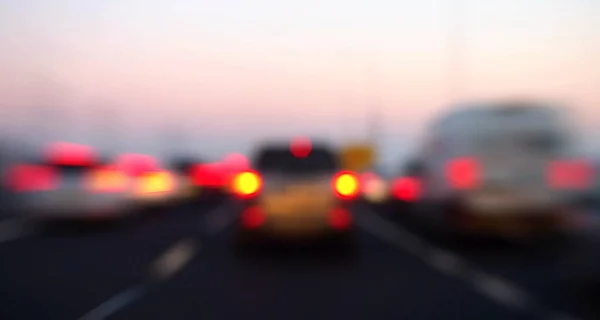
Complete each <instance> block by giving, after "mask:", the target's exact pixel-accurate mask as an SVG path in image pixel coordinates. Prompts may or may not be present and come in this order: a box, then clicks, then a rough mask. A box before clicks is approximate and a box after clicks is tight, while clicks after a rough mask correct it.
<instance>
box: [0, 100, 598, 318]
mask: <svg viewBox="0 0 600 320" xmlns="http://www.w3.org/2000/svg"><path fill="white" fill-rule="evenodd" d="M560 112H561V111H560V110H557V109H554V108H551V107H548V106H545V105H540V104H536V103H522V102H519V103H513V102H510V103H507V102H504V101H499V102H498V101H491V102H489V101H488V102H482V103H480V104H478V105H476V106H475V105H464V106H462V107H461V108H453V109H452V111H451V112H449V113H447V114H446V115H444V116H441V117H439V118H438V119H437V120H436V121H433V122H431V124H430V126H429V127H428V129H427V130H426V135H425V137H424V138H423V139H422V141H421V142H422V143H421V144H420V146H421V148H419V149H418V152H416V153H415V154H414V156H413V157H411V158H410V159H408V160H406V161H405V162H403V163H400V164H399V166H398V167H399V168H400V170H398V171H397V173H396V174H395V175H393V176H385V175H384V174H382V173H381V172H379V171H378V170H376V169H375V167H376V163H377V159H376V157H375V156H376V154H375V152H374V151H373V148H372V146H370V145H369V144H362V145H361V144H352V145H348V146H342V147H340V146H336V145H333V144H331V143H329V142H328V141H327V139H326V138H323V139H314V138H310V139H309V138H307V137H297V138H293V139H274V140H269V141H265V142H262V143H259V144H257V145H255V146H254V147H253V151H252V152H251V153H249V154H242V153H235V154H230V155H228V156H226V157H224V158H223V159H222V160H220V161H216V162H207V161H203V160H201V159H197V158H194V157H175V158H173V160H172V161H171V162H170V163H162V162H161V161H159V160H158V159H157V158H155V157H153V156H151V155H145V154H137V153H122V154H115V155H112V156H107V155H106V154H102V152H101V151H99V150H96V149H95V148H93V147H91V146H88V145H82V144H76V143H71V142H53V143H50V144H48V145H47V147H46V148H43V150H39V152H38V156H37V157H36V158H35V159H21V160H20V161H17V162H13V163H10V164H8V165H6V166H5V168H4V170H3V172H2V179H3V182H4V183H3V185H2V186H3V187H2V188H3V189H2V193H3V197H2V202H3V203H2V206H3V208H5V210H4V211H3V218H2V220H0V258H1V262H0V284H1V285H0V299H1V301H2V302H3V303H2V306H1V307H0V319H243V318H253V319H254V318H256V319H258V318H260V319H282V318H287V319H289V318H292V319H308V318H314V317H319V318H333V319H368V318H374V319H600V309H599V308H598V306H599V305H600V299H599V297H598V292H599V290H600V255H599V253H600V241H599V240H600V223H599V221H600V220H599V219H598V218H599V216H598V209H600V208H599V207H598V201H597V200H598V196H599V194H598V193H597V189H596V187H595V186H596V183H597V181H598V175H597V173H596V172H595V168H594V164H593V162H592V161H591V159H589V158H585V157H581V156H579V155H577V154H574V153H573V152H572V148H571V144H572V142H571V141H572V140H570V139H569V135H570V133H569V132H568V131H567V130H565V129H564V128H570V127H569V126H565V123H564V121H563V120H564V117H563V116H562V114H561V113H560ZM582 199H583V200H582ZM584 200H585V201H584ZM7 208H8V209H10V210H8V209H7Z"/></svg>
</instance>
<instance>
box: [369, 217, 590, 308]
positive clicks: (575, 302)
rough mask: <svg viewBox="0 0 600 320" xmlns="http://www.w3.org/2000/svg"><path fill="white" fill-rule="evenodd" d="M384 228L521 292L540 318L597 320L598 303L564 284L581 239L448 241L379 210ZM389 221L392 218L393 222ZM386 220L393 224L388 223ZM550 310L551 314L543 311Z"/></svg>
mask: <svg viewBox="0 0 600 320" xmlns="http://www.w3.org/2000/svg"><path fill="white" fill-rule="evenodd" d="M379 211H380V213H381V217H382V219H384V220H385V221H386V222H389V223H392V224H395V225H397V226H398V227H400V228H402V229H404V230H406V231H407V232H410V233H411V234H414V235H415V236H416V237H418V238H419V239H422V240H423V241H427V242H428V243H429V245H430V246H431V247H432V248H436V249H438V250H440V251H443V252H447V253H449V254H450V255H452V256H454V257H455V258H456V259H460V260H461V261H464V263H465V264H468V265H470V266H471V268H472V269H475V270H479V271H482V272H485V273H486V274H491V275H494V276H495V277H497V278H499V279H502V281H503V282H505V283H510V284H511V286H516V287H518V288H519V289H518V290H520V291H523V292H526V294H527V295H528V296H530V297H531V298H532V299H533V300H534V302H531V304H535V306H531V307H533V308H538V309H540V312H541V313H545V314H548V313H551V314H554V315H556V314H561V315H563V316H564V315H570V316H571V317H575V316H577V317H580V318H584V319H600V307H599V306H600V297H597V296H590V295H583V294H581V292H578V291H577V288H576V287H574V285H573V283H572V282H570V279H569V273H568V272H569V269H568V268H569V264H570V263H571V261H570V259H571V257H572V253H573V251H574V250H576V249H577V248H581V247H584V248H585V247H589V246H590V245H591V243H592V241H591V240H590V239H588V238H587V237H586V235H584V234H583V235H575V236H573V237H572V238H571V239H569V240H568V241H555V242H552V243H538V244H534V243H518V242H506V241H499V240H493V239H488V240H485V239H479V240H480V242H479V243H476V244H475V243H473V244H467V243H462V244H458V243H456V242H453V241H449V239H448V238H447V236H446V234H445V233H444V232H443V231H441V232H440V231H439V230H432V229H428V228H426V227H424V226H422V225H420V224H419V223H418V221H415V219H413V218H409V217H408V216H405V215H404V216H403V215H402V212H392V211H390V210H389V208H386V209H384V210H381V209H380V210H379ZM394 215H396V217H395V219H394V217H393V216H394ZM392 220H395V221H393V222H392ZM471 272H472V271H471ZM548 308H551V309H552V311H548V310H545V311H544V309H548Z"/></svg>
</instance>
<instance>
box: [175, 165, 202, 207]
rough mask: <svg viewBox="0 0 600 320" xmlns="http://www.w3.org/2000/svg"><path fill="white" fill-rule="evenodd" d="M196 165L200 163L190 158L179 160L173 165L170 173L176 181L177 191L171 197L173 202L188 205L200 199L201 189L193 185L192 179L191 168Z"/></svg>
mask: <svg viewBox="0 0 600 320" xmlns="http://www.w3.org/2000/svg"><path fill="white" fill-rule="evenodd" d="M198 164H200V161H197V160H194V159H191V158H187V159H179V160H177V161H175V162H174V163H173V165H172V170H171V171H172V172H173V175H174V177H175V180H176V181H177V182H176V185H177V190H176V192H175V193H174V196H173V200H174V201H175V202H177V203H188V202H192V201H194V200H199V199H200V198H201V194H202V187H201V186H199V185H196V184H195V183H194V177H193V168H194V166H195V165H198Z"/></svg>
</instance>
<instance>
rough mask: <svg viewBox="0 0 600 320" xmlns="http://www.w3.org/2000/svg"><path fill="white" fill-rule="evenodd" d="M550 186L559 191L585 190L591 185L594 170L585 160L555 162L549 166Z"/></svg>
mask: <svg viewBox="0 0 600 320" xmlns="http://www.w3.org/2000/svg"><path fill="white" fill-rule="evenodd" d="M547 177H548V184H549V185H550V187H552V188H557V189H585V188H588V187H589V186H590V184H591V179H592V177H593V169H592V167H591V166H590V165H589V163H588V162H586V161H584V160H573V161H555V162H552V163H551V164H550V165H549V166H548V172H547Z"/></svg>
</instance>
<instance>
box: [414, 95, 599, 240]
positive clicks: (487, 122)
mask: <svg viewBox="0 0 600 320" xmlns="http://www.w3.org/2000/svg"><path fill="white" fill-rule="evenodd" d="M562 111H564V110H561V109H558V108H554V107H551V106H549V105H545V104H539V103H535V102H492V103H482V104H468V105H466V106H464V107H462V106H461V108H458V109H456V110H454V111H452V112H451V113H449V114H447V115H445V116H442V117H440V118H439V119H437V121H436V122H435V123H434V124H433V125H432V126H431V127H430V128H429V130H428V131H427V137H426V140H424V141H423V142H424V143H423V145H422V146H421V149H420V153H419V154H418V158H419V159H421V161H422V166H423V168H422V169H423V170H422V174H421V177H420V181H419V185H420V187H421V196H420V199H419V200H420V201H419V202H420V205H421V204H422V205H424V208H425V207H427V208H428V209H427V210H423V211H422V212H419V213H418V215H419V217H421V218H423V219H428V220H430V222H435V223H439V224H441V225H444V226H446V227H450V229H451V230H452V231H453V233H454V234H455V235H457V236H459V237H463V236H476V235H482V236H500V237H507V238H524V237H535V238H537V237H539V236H542V235H545V236H551V237H554V236H560V235H564V234H566V233H565V232H564V231H566V229H568V228H569V226H570V225H571V223H570V220H571V219H572V217H573V208H572V207H571V203H570V202H569V200H568V194H570V193H572V192H573V191H574V190H582V189H585V188H587V186H588V184H589V181H588V180H589V178H590V176H589V172H590V171H589V170H588V169H589V164H588V163H587V162H586V161H585V159H579V158H577V157H574V156H573V155H572V154H571V151H572V149H573V148H572V144H571V142H570V141H572V140H571V135H570V132H569V130H568V128H570V127H571V124H570V123H568V122H567V121H566V119H568V116H567V115H566V114H564V113H563V112H562ZM434 208H435V209H434Z"/></svg>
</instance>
